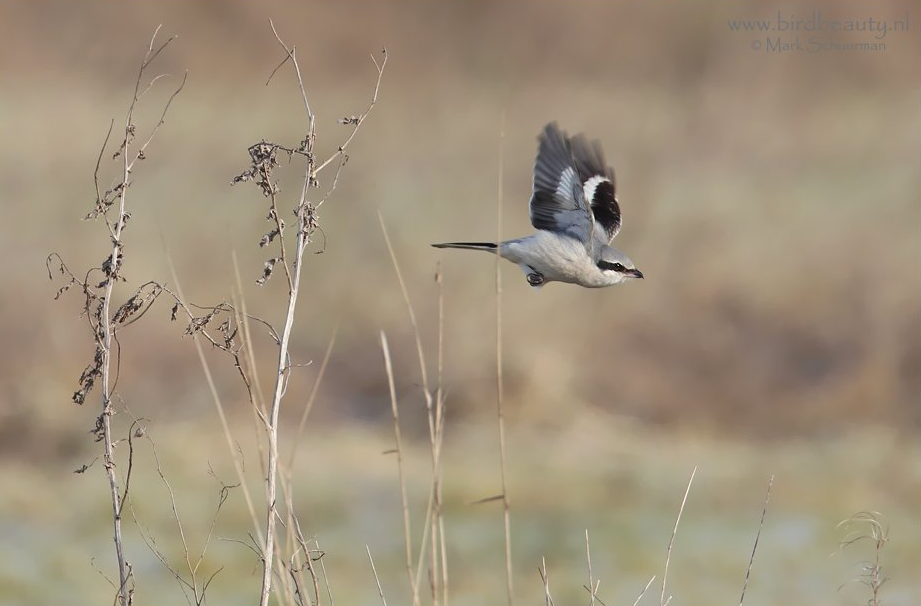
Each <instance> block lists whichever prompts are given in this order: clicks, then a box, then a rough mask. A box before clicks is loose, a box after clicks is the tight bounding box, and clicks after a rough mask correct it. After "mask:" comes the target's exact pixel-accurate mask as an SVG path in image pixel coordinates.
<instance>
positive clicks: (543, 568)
mask: <svg viewBox="0 0 921 606" xmlns="http://www.w3.org/2000/svg"><path fill="white" fill-rule="evenodd" d="M537 572H539V573H540V580H541V581H542V582H543V584H544V603H545V604H546V606H553V598H552V597H550V575H549V574H548V573H547V559H546V558H544V557H541V559H540V568H538V569H537Z"/></svg>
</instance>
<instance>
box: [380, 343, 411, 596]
mask: <svg viewBox="0 0 921 606" xmlns="http://www.w3.org/2000/svg"><path fill="white" fill-rule="evenodd" d="M381 351H383V353H384V367H385V369H386V371H387V384H388V385H389V387H390V410H391V412H392V414H393V434H394V439H395V440H396V446H397V447H396V455H397V470H398V473H399V476H400V498H401V499H402V502H403V543H404V545H405V547H406V574H407V576H408V577H409V585H410V587H411V588H412V590H413V604H414V605H417V606H418V604H419V585H418V583H417V582H416V576H415V575H414V574H413V552H412V544H413V542H412V535H411V533H410V522H409V499H408V498H407V496H406V477H405V475H404V473H403V439H402V436H401V434H400V411H399V407H398V406H397V392H396V387H395V386H394V383H393V364H392V363H391V361H390V347H389V346H388V345H387V335H386V334H384V331H381Z"/></svg>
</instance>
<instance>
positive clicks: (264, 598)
mask: <svg viewBox="0 0 921 606" xmlns="http://www.w3.org/2000/svg"><path fill="white" fill-rule="evenodd" d="M270 25H271V27H272V32H273V33H274V34H275V39H276V41H277V42H278V44H279V45H280V46H281V47H282V48H283V49H284V51H285V55H286V59H285V61H288V60H290V61H291V64H292V66H293V67H294V71H295V74H296V76H297V83H298V87H299V88H300V91H301V98H302V100H303V102H304V109H305V111H306V115H307V136H306V137H305V139H304V142H303V145H302V147H303V150H302V151H303V154H304V156H305V157H306V159H307V166H306V169H305V172H304V179H303V183H302V186H301V195H300V201H299V203H298V205H297V206H296V208H295V215H296V217H297V236H296V238H295V246H294V256H293V259H292V261H291V263H290V266H289V263H288V259H287V257H286V254H285V252H284V251H285V246H286V243H285V239H284V233H283V232H281V231H280V232H279V236H278V240H279V247H280V248H281V250H282V257H283V258H284V261H283V265H284V267H285V274H286V276H288V307H287V310H286V313H285V324H284V328H283V329H282V331H281V335H280V338H279V340H278V365H277V367H276V376H275V388H274V390H273V395H272V402H271V405H270V409H269V419H268V427H267V432H268V442H269V449H268V450H269V452H268V465H267V467H268V469H267V470H266V480H265V482H266V502H267V511H266V522H265V544H264V548H263V553H262V559H263V574H262V591H261V596H260V601H259V603H260V606H266V605H267V604H268V600H269V593H270V592H271V587H272V574H273V561H274V556H275V527H276V519H277V517H278V515H277V506H276V496H277V495H276V492H277V482H278V415H279V411H280V409H281V400H282V397H283V396H284V393H285V390H286V387H287V380H288V377H289V376H290V375H289V373H290V366H289V363H288V360H289V355H288V346H289V343H290V337H291V328H292V326H293V324H294V313H295V310H296V307H297V297H298V292H299V290H300V281H301V270H302V266H303V257H304V251H305V250H306V248H307V244H308V243H309V238H310V229H311V225H312V223H311V221H313V220H314V219H313V216H312V214H311V213H312V210H313V208H312V207H311V205H310V204H309V202H308V201H307V192H308V190H309V188H310V187H312V186H315V185H316V183H317V174H318V173H319V172H320V171H321V170H323V168H325V167H326V166H327V165H328V164H329V163H330V162H332V161H333V159H335V158H338V157H339V156H341V155H343V153H344V150H345V148H346V147H347V146H348V145H349V143H351V141H352V139H353V138H354V137H355V134H356V133H357V131H358V129H359V128H360V127H361V125H362V123H363V122H364V120H365V118H367V116H368V114H369V113H370V111H371V109H372V108H373V107H374V104H375V103H376V101H377V94H378V91H379V90H380V83H381V78H382V77H383V71H384V66H385V65H386V63H387V55H386V51H385V52H384V59H383V61H382V62H381V63H380V64H378V63H377V61H376V60H374V59H373V57H372V60H374V64H375V67H376V68H377V82H376V84H375V87H374V94H373V95H372V98H371V103H370V104H369V106H368V108H367V110H366V111H365V112H364V113H363V114H362V115H361V116H360V117H359V119H358V120H357V122H356V124H355V128H354V129H353V130H352V133H351V134H350V135H349V136H348V138H347V139H346V141H345V142H344V143H343V144H342V145H340V146H339V148H338V149H337V151H336V152H335V153H334V154H333V155H332V156H331V157H330V158H329V159H328V160H326V161H325V162H323V163H320V164H319V165H318V164H317V161H316V158H315V155H314V143H315V140H316V133H315V122H316V119H315V116H314V113H313V111H312V110H311V109H310V103H309V101H308V100H307V91H306V89H305V87H304V80H303V77H302V76H301V69H300V65H299V64H298V62H297V56H296V49H295V48H294V47H291V48H289V47H288V46H287V45H286V44H285V43H284V42H283V41H282V39H281V37H280V36H279V35H278V31H277V30H276V29H275V24H274V23H272V22H271V21H270ZM276 69H277V68H276ZM270 79H271V78H270ZM272 208H273V210H275V209H276V206H275V199H274V194H273V197H272ZM275 215H276V218H277V210H276V212H275ZM278 227H279V228H280V227H281V225H280V222H279V224H278Z"/></svg>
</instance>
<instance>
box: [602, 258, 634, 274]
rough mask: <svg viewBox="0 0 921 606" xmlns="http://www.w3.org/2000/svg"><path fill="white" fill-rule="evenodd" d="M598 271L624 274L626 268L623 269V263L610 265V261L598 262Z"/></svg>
mask: <svg viewBox="0 0 921 606" xmlns="http://www.w3.org/2000/svg"><path fill="white" fill-rule="evenodd" d="M598 269H609V270H613V271H619V272H625V271H627V268H626V267H624V265H623V263H611V262H610V261H604V260H601V261H598Z"/></svg>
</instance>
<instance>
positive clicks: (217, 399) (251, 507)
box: [166, 252, 263, 543]
mask: <svg viewBox="0 0 921 606" xmlns="http://www.w3.org/2000/svg"><path fill="white" fill-rule="evenodd" d="M166 258H167V262H168V263H169V270H170V275H171V276H172V279H173V282H174V283H175V284H176V293H177V294H178V295H179V299H181V300H183V301H185V300H186V299H185V294H184V293H183V291H182V284H181V283H180V281H179V275H178V273H177V272H176V266H175V264H174V263H173V257H172V255H171V254H169V253H168V252H167V256H166ZM246 338H247V341H248V340H249V339H248V335H247V337H246ZM192 342H193V343H194V344H195V353H196V354H197V355H198V362H199V364H201V370H202V373H203V374H204V375H205V382H206V383H207V384H208V391H209V393H210V394H211V401H212V402H213V403H214V409H215V411H216V412H217V417H218V419H219V420H220V422H221V430H222V433H223V434H224V440H225V441H226V442H227V450H228V451H230V460H231V461H233V468H234V472H236V475H237V482H239V484H240V486H241V487H242V488H243V499H244V501H246V508H247V511H249V515H250V519H251V520H252V522H253V529H254V530H255V531H256V536H257V538H258V539H259V542H260V543H261V542H262V540H263V539H262V528H261V525H260V524H259V520H258V516H257V515H256V506H255V503H254V502H253V496H252V494H251V493H250V491H249V488H248V487H247V485H246V476H245V474H244V472H243V465H242V463H241V462H240V459H239V457H238V456H237V454H238V453H237V449H236V441H235V440H234V437H233V432H231V430H230V424H229V423H228V422H227V415H226V413H225V412H224V403H223V401H222V400H221V395H220V393H218V390H217V385H216V384H215V382H214V375H213V374H212V372H211V365H210V364H209V363H208V358H207V356H205V350H204V348H203V347H202V344H201V340H200V339H199V338H198V335H197V334H194V335H192ZM241 371H242V369H241Z"/></svg>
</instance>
